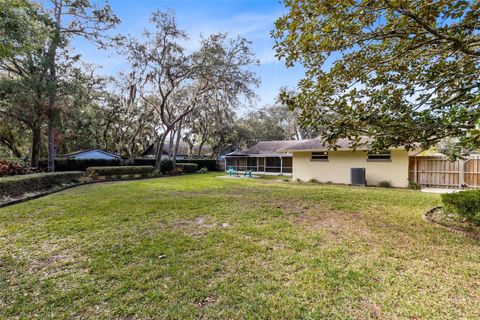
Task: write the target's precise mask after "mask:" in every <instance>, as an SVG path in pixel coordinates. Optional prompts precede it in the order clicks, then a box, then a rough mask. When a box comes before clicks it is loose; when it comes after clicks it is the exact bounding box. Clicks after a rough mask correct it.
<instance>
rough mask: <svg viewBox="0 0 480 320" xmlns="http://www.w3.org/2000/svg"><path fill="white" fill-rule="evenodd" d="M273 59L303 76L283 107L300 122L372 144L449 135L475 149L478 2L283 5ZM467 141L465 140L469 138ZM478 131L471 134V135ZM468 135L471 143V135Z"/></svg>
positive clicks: (339, 0)
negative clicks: (298, 66) (293, 112)
mask: <svg viewBox="0 0 480 320" xmlns="http://www.w3.org/2000/svg"><path fill="white" fill-rule="evenodd" d="M285 6H286V7H287V9H289V12H288V13H287V14H285V15H284V16H283V17H281V18H280V19H278V20H277V21H276V24H275V26H276V30H275V31H273V33H272V35H273V37H274V38H275V39H276V51H277V56H278V57H279V58H281V59H285V61H286V64H287V65H288V66H292V65H293V64H294V63H301V64H302V65H303V66H304V67H305V69H306V77H305V78H304V79H303V80H301V81H300V82H299V84H298V92H297V93H296V94H287V93H285V92H284V93H283V94H282V95H281V98H282V100H283V101H284V103H286V104H287V105H289V106H290V107H291V108H300V109H301V115H300V118H301V123H302V124H303V125H305V126H311V127H322V128H323V129H324V130H325V132H326V134H325V137H326V139H327V140H328V142H330V143H331V144H332V145H333V144H334V143H335V141H336V140H337V139H338V138H351V139H352V140H354V141H355V143H354V146H358V145H361V144H362V142H361V141H360V137H361V136H370V137H372V138H374V139H375V142H374V144H373V146H372V147H373V148H374V149H376V150H381V149H384V148H386V147H389V146H402V145H406V146H407V147H410V148H412V147H414V146H415V143H417V142H419V143H421V144H422V145H423V146H424V147H428V146H430V145H432V144H434V143H435V142H437V141H439V140H440V139H442V138H444V137H448V136H454V137H459V138H460V145H462V146H466V147H468V148H470V149H471V148H478V146H479V143H480V141H479V139H478V136H479V135H478V130H477V129H475V125H476V124H477V121H478V119H479V118H480V108H479V107H478V106H479V102H480V100H479V92H480V83H479V82H478V77H479V66H480V2H478V1H464V0H454V1H451V0H440V1H429V0H421V1H412V0H410V1H390V0H389V1H348V0H335V1H321V0H309V1H295V0H287V1H285ZM468 137H470V139H467V138H468ZM474 137H476V138H474ZM467 140H468V141H467Z"/></svg>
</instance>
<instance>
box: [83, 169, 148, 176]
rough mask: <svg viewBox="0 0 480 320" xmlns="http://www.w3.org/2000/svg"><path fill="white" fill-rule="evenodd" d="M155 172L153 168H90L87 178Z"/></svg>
mask: <svg viewBox="0 0 480 320" xmlns="http://www.w3.org/2000/svg"><path fill="white" fill-rule="evenodd" d="M153 171H154V167H153V166H117V167H89V168H87V176H89V177H98V176H123V175H148V174H150V173H153Z"/></svg>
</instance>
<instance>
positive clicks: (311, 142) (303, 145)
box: [278, 137, 371, 152]
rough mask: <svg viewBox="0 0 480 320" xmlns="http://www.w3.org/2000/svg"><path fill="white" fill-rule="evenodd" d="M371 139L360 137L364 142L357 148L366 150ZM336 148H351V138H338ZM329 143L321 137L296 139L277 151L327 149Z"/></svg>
mask: <svg viewBox="0 0 480 320" xmlns="http://www.w3.org/2000/svg"><path fill="white" fill-rule="evenodd" d="M370 141H371V139H370V138H367V137H364V138H362V139H361V141H360V143H362V144H363V143H365V144H366V145H363V146H361V147H358V148H357V150H368V143H369V142H370ZM335 145H336V147H337V150H352V140H349V139H339V140H337V142H336V143H335ZM329 149H330V148H329V145H328V143H325V142H324V141H323V140H322V139H320V138H316V139H307V140H298V141H295V143H292V144H290V145H289V146H286V147H284V148H280V149H278V151H279V152H291V151H312V150H314V151H328V150H329Z"/></svg>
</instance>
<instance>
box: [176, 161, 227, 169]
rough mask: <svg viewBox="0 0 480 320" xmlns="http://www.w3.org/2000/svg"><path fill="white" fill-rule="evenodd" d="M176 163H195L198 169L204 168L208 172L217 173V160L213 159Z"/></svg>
mask: <svg viewBox="0 0 480 320" xmlns="http://www.w3.org/2000/svg"><path fill="white" fill-rule="evenodd" d="M177 163H195V164H196V165H197V166H198V168H203V167H206V168H207V169H208V171H219V168H218V166H217V160H213V159H185V160H177Z"/></svg>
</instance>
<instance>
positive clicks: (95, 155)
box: [59, 149, 122, 160]
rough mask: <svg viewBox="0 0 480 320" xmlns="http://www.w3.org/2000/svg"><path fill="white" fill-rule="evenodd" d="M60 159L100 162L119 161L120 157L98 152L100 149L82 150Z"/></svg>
mask: <svg viewBox="0 0 480 320" xmlns="http://www.w3.org/2000/svg"><path fill="white" fill-rule="evenodd" d="M59 158H62V159H75V160H79V159H102V160H120V159H122V157H120V156H119V155H116V154H114V153H111V152H108V151H104V150H100V149H89V150H82V151H77V152H72V153H68V154H64V155H61V156H59Z"/></svg>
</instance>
